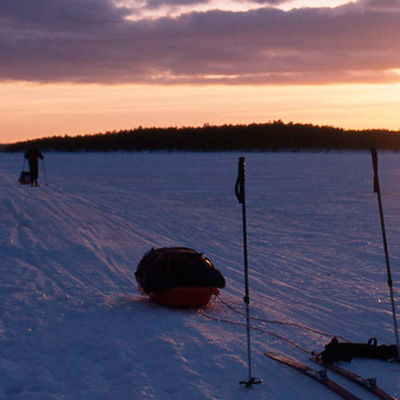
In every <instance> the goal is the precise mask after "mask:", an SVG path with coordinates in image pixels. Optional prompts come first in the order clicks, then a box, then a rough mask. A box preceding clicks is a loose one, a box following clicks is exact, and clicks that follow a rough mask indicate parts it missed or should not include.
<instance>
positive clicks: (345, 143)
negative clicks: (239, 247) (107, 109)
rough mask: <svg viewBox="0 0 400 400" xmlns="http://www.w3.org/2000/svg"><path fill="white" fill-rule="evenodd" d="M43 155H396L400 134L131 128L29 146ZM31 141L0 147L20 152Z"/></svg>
mask: <svg viewBox="0 0 400 400" xmlns="http://www.w3.org/2000/svg"><path fill="white" fill-rule="evenodd" d="M34 142H35V143H37V144H38V145H39V146H40V147H41V148H42V149H43V150H45V151H58V152H81V151H82V152H83V151H87V152H90V151H92V152H109V151H188V152H189V151H190V152H222V151H330V150H336V151H344V150H352V151H354V150H364V149H369V148H372V147H374V148H377V149H381V150H391V151H399V150H400V131H388V130H344V129H341V128H335V127H331V126H317V125H312V124H298V123H292V122H290V123H283V122H282V121H274V122H270V123H266V124H250V125H221V126H214V125H204V126H203V127H198V128H196V127H182V128H177V127H170V128H142V127H139V128H136V129H132V130H121V131H118V132H117V131H113V132H106V133H99V134H91V135H79V136H68V135H65V136H53V137H46V138H42V139H38V140H35V141H34ZM32 143H33V141H25V142H18V143H14V144H10V145H7V146H5V147H4V151H6V152H17V151H22V150H24V149H25V148H27V147H29V146H30V145H31V144H32Z"/></svg>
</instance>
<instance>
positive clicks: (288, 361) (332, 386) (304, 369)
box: [265, 353, 397, 400]
mask: <svg viewBox="0 0 400 400" xmlns="http://www.w3.org/2000/svg"><path fill="white" fill-rule="evenodd" d="M265 355H266V356H267V357H269V358H272V359H273V360H275V361H279V362H280V363H282V364H285V365H287V366H289V367H291V368H294V369H296V370H297V371H299V372H301V373H302V374H304V375H306V376H308V377H310V378H312V379H314V380H315V381H317V382H319V383H321V384H322V385H324V386H325V387H327V388H328V389H329V390H331V391H333V392H334V393H336V394H337V395H339V396H340V397H342V398H343V399H345V400H361V399H360V398H359V397H357V396H356V395H354V394H353V393H351V392H349V391H348V390H347V389H345V388H344V387H342V386H340V385H338V384H337V383H336V382H335V381H333V380H332V379H330V378H328V374H327V371H326V369H323V370H320V371H317V370H315V369H313V368H311V367H309V366H308V365H305V364H303V363H301V362H299V361H297V360H293V359H292V358H288V357H286V356H283V355H280V354H276V353H265ZM311 361H313V362H315V363H317V364H319V365H320V366H322V367H324V368H327V369H330V370H331V371H333V372H335V373H337V374H338V375H341V376H343V377H344V378H346V379H348V380H350V381H352V382H354V383H356V384H357V385H359V386H362V387H363V388H365V389H367V390H368V391H369V392H371V393H373V394H374V395H375V396H377V397H378V398H380V399H382V400H397V399H396V398H395V397H393V396H391V395H390V394H389V393H386V392H385V391H384V390H382V389H381V388H379V387H378V386H377V384H376V378H369V379H366V378H363V377H361V376H359V375H357V374H355V373H354V372H351V371H349V370H347V369H345V368H342V367H338V366H336V365H333V364H328V363H325V362H324V361H323V360H321V359H319V358H316V357H315V358H312V359H311Z"/></svg>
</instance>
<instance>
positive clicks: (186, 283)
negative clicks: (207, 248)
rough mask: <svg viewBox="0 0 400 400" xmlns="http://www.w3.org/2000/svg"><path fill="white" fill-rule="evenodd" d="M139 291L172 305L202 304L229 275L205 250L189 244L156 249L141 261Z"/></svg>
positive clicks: (138, 272) (216, 291)
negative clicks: (214, 262)
mask: <svg viewBox="0 0 400 400" xmlns="http://www.w3.org/2000/svg"><path fill="white" fill-rule="evenodd" d="M135 277H136V281H137V282H138V285H139V290H141V291H142V292H144V293H146V294H148V295H149V296H150V298H151V299H152V300H154V301H156V302H158V303H160V304H163V305H167V306H170V307H200V306H203V305H206V304H207V303H208V301H209V300H210V298H211V296H212V294H218V293H219V292H218V289H217V288H220V289H222V288H223V287H225V278H224V277H223V275H222V274H221V272H220V271H218V270H217V269H215V268H214V266H213V264H212V263H211V261H210V260H209V259H208V258H206V257H204V255H203V254H202V253H198V252H197V251H196V250H193V249H190V248H187V247H164V248H159V249H154V248H152V249H151V250H150V251H148V252H147V253H146V254H145V255H144V256H143V258H142V260H141V261H140V262H139V264H138V266H137V269H136V272H135Z"/></svg>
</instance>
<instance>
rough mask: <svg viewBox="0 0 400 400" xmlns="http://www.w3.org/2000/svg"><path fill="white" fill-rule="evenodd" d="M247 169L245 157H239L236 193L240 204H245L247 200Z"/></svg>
mask: <svg viewBox="0 0 400 400" xmlns="http://www.w3.org/2000/svg"><path fill="white" fill-rule="evenodd" d="M245 169H246V164H245V161H244V157H239V165H238V176H237V179H236V184H235V194H236V198H237V199H238V201H239V203H240V204H243V203H244V200H245V191H244V181H245V177H246V172H245Z"/></svg>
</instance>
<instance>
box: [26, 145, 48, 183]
mask: <svg viewBox="0 0 400 400" xmlns="http://www.w3.org/2000/svg"><path fill="white" fill-rule="evenodd" d="M25 158H26V159H27V160H28V163H29V174H30V182H31V186H34V185H35V186H39V185H38V178H39V158H40V159H41V160H43V159H44V156H43V154H42V152H41V151H40V150H39V147H38V146H37V145H36V144H34V145H33V146H31V147H30V148H29V149H28V150H26V152H25Z"/></svg>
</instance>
